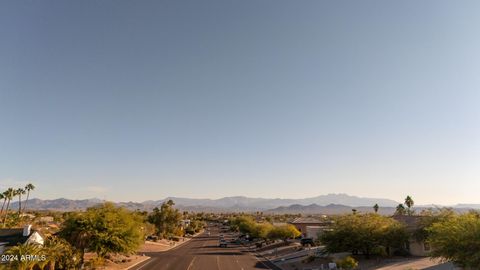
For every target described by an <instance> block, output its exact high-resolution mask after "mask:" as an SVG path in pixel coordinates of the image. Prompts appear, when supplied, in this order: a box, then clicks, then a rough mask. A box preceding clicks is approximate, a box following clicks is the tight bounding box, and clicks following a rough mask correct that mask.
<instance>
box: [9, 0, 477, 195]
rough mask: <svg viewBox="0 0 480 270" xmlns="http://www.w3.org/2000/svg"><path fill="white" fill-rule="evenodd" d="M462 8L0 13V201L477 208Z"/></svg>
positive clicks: (139, 5)
mask: <svg viewBox="0 0 480 270" xmlns="http://www.w3.org/2000/svg"><path fill="white" fill-rule="evenodd" d="M479 13H480V3H479V2H478V1H462V2H458V1H401V2H394V1H301V2H298V1H288V2H287V1H285V2H284V1H223V0H222V1H75V2H74V1H2V2H1V4H0V188H2V189H3V188H4V187H6V186H10V185H17V184H18V185H20V184H23V183H25V182H27V181H32V182H33V183H34V184H35V185H36V186H37V190H36V191H35V193H34V196H35V197H40V198H57V197H68V198H90V197H99V198H102V199H109V200H115V201H127V200H134V201H143V200H146V199H160V198H163V197H166V196H185V197H194V198H206V197H210V198H219V197H223V196H230V195H246V196H255V197H256V196H261V197H282V198H301V197H309V196H316V195H320V194H326V193H340V192H342V193H349V194H353V195H359V196H372V197H386V198H391V199H396V200H401V199H402V198H404V197H405V195H407V194H410V195H412V196H414V199H416V202H417V203H425V204H426V203H443V204H452V203H457V202H465V203H480V199H479V197H478V191H479V190H480V166H479V164H480V76H479V72H480V49H479V48H480V35H479V29H480V17H479V16H478V14H479Z"/></svg>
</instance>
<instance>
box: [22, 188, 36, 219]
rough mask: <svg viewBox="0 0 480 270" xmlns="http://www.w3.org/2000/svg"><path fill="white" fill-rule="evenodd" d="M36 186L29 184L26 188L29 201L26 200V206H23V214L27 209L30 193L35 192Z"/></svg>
mask: <svg viewBox="0 0 480 270" xmlns="http://www.w3.org/2000/svg"><path fill="white" fill-rule="evenodd" d="M34 189H35V186H34V185H33V184H32V183H28V184H27V185H26V186H25V190H26V191H27V199H26V200H25V204H24V205H23V212H25V209H27V203H28V198H29V197H30V191H32V190H34Z"/></svg>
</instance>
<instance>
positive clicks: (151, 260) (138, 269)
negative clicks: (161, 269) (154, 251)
mask: <svg viewBox="0 0 480 270" xmlns="http://www.w3.org/2000/svg"><path fill="white" fill-rule="evenodd" d="M153 261H155V259H154V258H152V259H150V261H148V262H147V263H145V264H144V265H142V266H140V267H138V268H137V270H140V269H142V268H143V267H145V266H147V265H149V264H150V263H152V262H153Z"/></svg>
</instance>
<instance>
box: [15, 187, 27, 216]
mask: <svg viewBox="0 0 480 270" xmlns="http://www.w3.org/2000/svg"><path fill="white" fill-rule="evenodd" d="M25 193H26V192H25V189H23V188H17V189H16V190H15V194H16V195H18V215H20V214H21V213H22V194H25Z"/></svg>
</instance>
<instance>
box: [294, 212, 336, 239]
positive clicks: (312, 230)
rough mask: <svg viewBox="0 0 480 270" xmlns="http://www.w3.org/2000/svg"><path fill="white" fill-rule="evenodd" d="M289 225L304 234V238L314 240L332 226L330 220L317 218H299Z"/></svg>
mask: <svg viewBox="0 0 480 270" xmlns="http://www.w3.org/2000/svg"><path fill="white" fill-rule="evenodd" d="M289 223H290V224H292V225H293V226H295V228H297V230H299V231H300V232H301V233H302V237H303V238H313V239H314V240H316V239H317V238H318V236H319V235H320V234H321V233H322V232H323V231H325V230H327V229H329V227H330V226H331V225H332V221H330V220H327V219H325V218H323V219H318V218H315V217H299V218H296V219H294V220H293V221H291V222H289Z"/></svg>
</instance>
